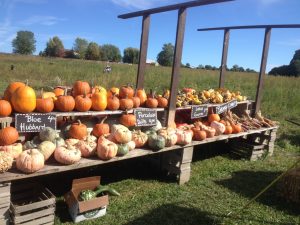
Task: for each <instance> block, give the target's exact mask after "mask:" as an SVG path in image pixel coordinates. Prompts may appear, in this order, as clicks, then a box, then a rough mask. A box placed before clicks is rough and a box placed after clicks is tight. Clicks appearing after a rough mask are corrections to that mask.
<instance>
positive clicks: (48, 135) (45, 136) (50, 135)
mask: <svg viewBox="0 0 300 225" xmlns="http://www.w3.org/2000/svg"><path fill="white" fill-rule="evenodd" d="M39 137H40V139H41V141H51V142H54V140H55V138H56V137H57V133H56V131H55V130H54V129H52V128H50V127H46V128H45V129H44V130H42V131H41V132H40V133H39Z"/></svg>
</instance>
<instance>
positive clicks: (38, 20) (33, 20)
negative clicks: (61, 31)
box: [21, 16, 66, 26]
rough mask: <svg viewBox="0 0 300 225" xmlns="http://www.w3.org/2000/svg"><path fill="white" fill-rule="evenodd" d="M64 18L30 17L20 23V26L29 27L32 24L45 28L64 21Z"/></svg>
mask: <svg viewBox="0 0 300 225" xmlns="http://www.w3.org/2000/svg"><path fill="white" fill-rule="evenodd" d="M65 20H66V19H65V18H58V17H55V16H32V17H29V18H28V19H26V20H24V21H22V22H21V24H22V25H25V26H30V25H33V24H40V25H45V26H51V25H54V24H56V23H58V22H60V21H65Z"/></svg>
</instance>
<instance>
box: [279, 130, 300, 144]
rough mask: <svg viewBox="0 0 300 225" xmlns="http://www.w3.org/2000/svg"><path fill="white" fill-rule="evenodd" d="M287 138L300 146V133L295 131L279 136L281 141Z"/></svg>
mask: <svg viewBox="0 0 300 225" xmlns="http://www.w3.org/2000/svg"><path fill="white" fill-rule="evenodd" d="M285 140H287V141H289V142H290V143H291V144H292V145H296V146H300V133H299V132H298V133H297V132H295V133H293V134H286V133H283V134H281V135H280V137H279V143H280V142H283V141H285Z"/></svg>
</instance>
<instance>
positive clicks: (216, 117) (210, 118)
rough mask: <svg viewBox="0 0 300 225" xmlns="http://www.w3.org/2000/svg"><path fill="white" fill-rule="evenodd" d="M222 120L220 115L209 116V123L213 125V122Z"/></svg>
mask: <svg viewBox="0 0 300 225" xmlns="http://www.w3.org/2000/svg"><path fill="white" fill-rule="evenodd" d="M220 120H221V119H220V116H219V114H214V113H212V114H209V115H208V122H209V123H211V122H213V121H217V122H219V121H220Z"/></svg>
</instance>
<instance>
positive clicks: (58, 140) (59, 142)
mask: <svg viewBox="0 0 300 225" xmlns="http://www.w3.org/2000/svg"><path fill="white" fill-rule="evenodd" d="M54 144H55V145H56V147H60V146H64V145H66V142H65V140H64V139H63V138H61V137H57V138H55V140H54Z"/></svg>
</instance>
